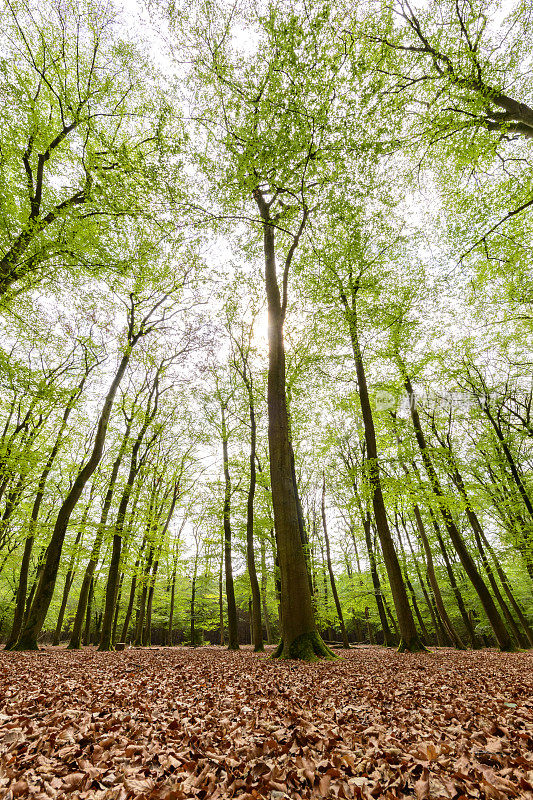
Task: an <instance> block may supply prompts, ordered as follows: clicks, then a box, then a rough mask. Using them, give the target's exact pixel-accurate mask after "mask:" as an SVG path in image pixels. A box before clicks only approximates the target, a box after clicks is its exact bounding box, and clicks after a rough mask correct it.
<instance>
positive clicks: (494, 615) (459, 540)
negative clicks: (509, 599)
mask: <svg viewBox="0 0 533 800" xmlns="http://www.w3.org/2000/svg"><path fill="white" fill-rule="evenodd" d="M399 363H400V369H401V372H402V377H403V380H404V385H405V390H406V392H407V396H408V399H409V406H410V409H411V419H412V422H413V427H414V430H415V437H416V441H417V443H418V447H419V449H420V454H421V456H422V461H423V464H424V468H425V470H426V474H427V476H428V479H429V483H430V485H431V488H432V490H433V494H434V495H435V497H436V500H437V504H438V506H439V509H440V512H441V515H442V518H443V520H444V524H445V525H446V530H447V531H448V534H449V536H450V539H451V541H452V544H453V546H454V548H455V550H456V552H457V555H458V556H459V560H460V562H461V564H462V566H463V567H464V570H465V572H466V574H467V575H468V577H469V578H470V581H471V583H472V585H473V587H474V589H475V591H476V594H477V596H478V597H479V599H480V601H481V605H482V606H483V609H484V611H485V613H486V615H487V617H488V620H489V622H490V624H491V627H492V630H493V631H494V635H495V637H496V641H497V642H498V645H499V647H500V650H503V651H510V650H513V649H514V648H513V643H512V640H511V638H510V636H509V633H508V632H507V629H506V627H505V625H504V623H503V620H502V618H501V617H500V615H499V613H498V609H497V608H496V605H495V603H494V600H493V599H492V595H491V594H490V592H489V590H488V589H487V587H486V585H485V583H484V581H483V578H482V577H481V574H480V572H479V570H478V568H477V567H476V565H475V563H474V560H473V558H472V556H471V555H470V553H469V552H468V549H467V547H466V545H465V543H464V541H463V537H462V536H461V534H460V533H459V529H458V528H457V526H456V524H455V522H454V520H453V517H452V514H451V512H450V509H449V507H448V504H447V502H446V498H445V495H444V492H443V490H442V487H441V485H440V481H439V478H438V477H437V472H436V470H435V467H434V466H433V461H432V459H431V456H430V454H429V450H428V447H427V444H426V439H425V436H424V433H423V431H422V426H421V424H420V417H419V415H418V410H417V407H416V402H415V399H414V394H413V387H412V385H411V380H410V378H409V375H408V374H407V372H406V370H405V366H404V364H403V362H401V361H400V362H399Z"/></svg>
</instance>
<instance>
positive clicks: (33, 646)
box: [9, 636, 39, 652]
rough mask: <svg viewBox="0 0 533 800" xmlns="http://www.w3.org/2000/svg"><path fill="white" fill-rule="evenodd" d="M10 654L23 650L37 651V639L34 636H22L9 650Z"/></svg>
mask: <svg viewBox="0 0 533 800" xmlns="http://www.w3.org/2000/svg"><path fill="white" fill-rule="evenodd" d="M9 649H10V650H11V651H12V652H13V651H17V652H24V651H25V650H39V645H38V644H37V639H36V638H35V637H34V636H24V637H23V638H22V639H19V640H18V642H16V644H14V645H13V646H12V647H10V648H9Z"/></svg>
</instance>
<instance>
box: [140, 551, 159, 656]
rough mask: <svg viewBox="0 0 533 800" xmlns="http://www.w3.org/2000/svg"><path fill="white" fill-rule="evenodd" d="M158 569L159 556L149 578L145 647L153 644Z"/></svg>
mask: <svg viewBox="0 0 533 800" xmlns="http://www.w3.org/2000/svg"><path fill="white" fill-rule="evenodd" d="M160 549H161V548H159V551H160ZM158 569H159V555H158V556H157V558H156V560H155V561H154V566H153V568H152V574H151V576H150V578H149V585H148V599H147V601H146V624H145V630H144V636H143V644H144V645H145V647H150V645H151V644H152V606H153V602H154V589H155V581H156V578H157V571H158Z"/></svg>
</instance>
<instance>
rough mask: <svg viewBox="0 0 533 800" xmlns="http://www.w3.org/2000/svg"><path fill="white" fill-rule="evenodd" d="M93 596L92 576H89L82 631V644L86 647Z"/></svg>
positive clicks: (89, 639)
mask: <svg viewBox="0 0 533 800" xmlns="http://www.w3.org/2000/svg"><path fill="white" fill-rule="evenodd" d="M93 597H94V577H92V578H91V585H90V587H89V597H88V598H87V608H86V611H85V630H84V632H83V644H84V645H85V646H86V647H87V645H89V644H90V643H91V611H92V604H93Z"/></svg>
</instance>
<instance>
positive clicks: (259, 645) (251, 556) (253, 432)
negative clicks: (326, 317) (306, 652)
mask: <svg viewBox="0 0 533 800" xmlns="http://www.w3.org/2000/svg"><path fill="white" fill-rule="evenodd" d="M243 376H244V382H245V384H246V388H247V390H248V406H249V412H250V485H249V488H248V497H247V501H246V565H247V568H248V578H249V580H250V588H251V590H252V618H251V624H252V639H253V645H254V651H255V652H256V653H259V652H261V651H262V650H264V649H265V648H264V646H263V627H262V625H261V593H260V591H259V581H258V580H257V570H256V567H255V552H254V497H255V486H256V482H257V475H256V469H255V459H256V436H257V427H256V421H255V408H254V396H253V386H252V383H251V378H250V377H249V376H248V373H247V371H246V363H245V364H244V367H243Z"/></svg>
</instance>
